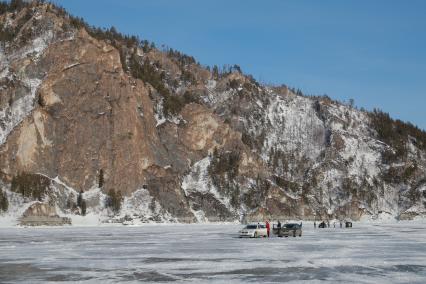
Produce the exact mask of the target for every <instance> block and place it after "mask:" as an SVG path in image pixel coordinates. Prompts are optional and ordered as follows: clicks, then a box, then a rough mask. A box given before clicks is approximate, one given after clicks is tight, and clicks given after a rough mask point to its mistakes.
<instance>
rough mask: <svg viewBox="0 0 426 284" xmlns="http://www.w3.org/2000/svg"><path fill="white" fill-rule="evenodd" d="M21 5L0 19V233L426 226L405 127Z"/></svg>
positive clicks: (423, 187)
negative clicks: (4, 227) (299, 222)
mask: <svg viewBox="0 0 426 284" xmlns="http://www.w3.org/2000/svg"><path fill="white" fill-rule="evenodd" d="M19 3H20V4H19V5H15V6H14V5H9V4H5V6H4V8H2V9H3V10H2V13H1V15H0V24H1V25H0V32H1V34H0V35H1V44H0V194H1V195H0V223H1V222H2V223H4V224H17V223H19V219H20V218H21V217H22V216H23V214H24V215H25V214H27V215H28V214H30V213H31V212H36V213H37V212H38V211H37V210H38V209H37V208H43V210H45V211H49V212H51V214H53V213H52V212H56V214H57V215H58V217H59V216H62V217H69V218H71V220H72V223H73V224H83V225H84V224H86V225H88V224H101V223H104V222H106V223H123V224H128V225H131V224H141V223H147V222H148V223H153V222H218V221H219V222H225V221H226V222H239V221H247V220H249V221H250V220H252V221H261V220H265V219H267V218H271V219H278V218H279V219H282V220H284V219H303V220H314V219H330V220H331V219H340V220H343V219H353V220H375V219H410V220H411V219H416V218H424V217H425V216H426V176H425V172H426V132H424V131H422V130H420V129H418V128H417V127H415V126H413V125H412V124H410V123H405V122H402V121H398V120H393V119H392V118H390V117H389V115H387V114H386V113H384V112H381V111H377V110H375V111H372V112H369V111H365V110H359V109H357V108H356V107H355V106H353V104H345V103H342V102H337V101H334V100H332V99H330V98H328V97H327V96H318V97H313V96H305V95H304V94H303V93H302V92H301V91H295V90H293V89H291V88H289V87H287V86H285V85H282V86H268V85H262V84H260V83H259V82H257V81H256V80H255V79H254V78H253V77H252V76H250V75H247V74H244V73H243V72H242V71H241V68H240V67H239V66H237V65H234V66H225V67H224V68H218V67H217V66H212V67H209V66H202V65H201V64H199V63H197V61H196V60H195V59H194V58H193V57H191V56H189V55H185V54H183V53H181V52H179V51H176V50H173V49H170V48H162V49H158V48H156V47H155V45H154V44H153V43H150V42H148V41H146V40H140V39H138V38H137V37H132V36H125V35H122V34H120V33H119V32H118V31H117V30H116V29H113V28H111V29H100V28H96V27H91V26H89V25H88V24H87V23H85V22H84V21H83V20H82V19H79V18H75V17H73V16H71V15H69V14H68V13H67V12H66V11H64V10H63V9H62V8H59V7H57V6H55V5H53V4H48V3H42V2H37V1H35V2H32V3H26V2H22V3H21V2H19ZM37 204H42V205H37ZM37 206H39V207H37ZM43 210H42V211H43ZM39 211H40V210H39ZM37 214H38V213H37ZM32 217H34V216H32ZM36 217H40V216H36ZM41 217H43V216H41Z"/></svg>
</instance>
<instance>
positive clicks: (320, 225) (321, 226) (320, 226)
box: [318, 221, 327, 228]
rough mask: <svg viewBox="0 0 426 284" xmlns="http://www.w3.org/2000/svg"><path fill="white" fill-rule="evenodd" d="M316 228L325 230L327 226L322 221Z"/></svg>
mask: <svg viewBox="0 0 426 284" xmlns="http://www.w3.org/2000/svg"><path fill="white" fill-rule="evenodd" d="M318 228H327V224H326V223H325V222H324V221H322V222H321V223H320V224H319V225H318Z"/></svg>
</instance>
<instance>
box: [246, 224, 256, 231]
mask: <svg viewBox="0 0 426 284" xmlns="http://www.w3.org/2000/svg"><path fill="white" fill-rule="evenodd" d="M256 228H257V226H256V225H247V227H246V229H249V230H253V229H256Z"/></svg>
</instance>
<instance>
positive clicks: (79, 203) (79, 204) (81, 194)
mask: <svg viewBox="0 0 426 284" xmlns="http://www.w3.org/2000/svg"><path fill="white" fill-rule="evenodd" d="M82 202H83V190H80V193H79V194H78V197H77V207H80V208H81V203H82Z"/></svg>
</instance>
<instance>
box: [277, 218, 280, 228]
mask: <svg viewBox="0 0 426 284" xmlns="http://www.w3.org/2000/svg"><path fill="white" fill-rule="evenodd" d="M277 228H278V230H279V229H281V222H280V220H278V224H277Z"/></svg>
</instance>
